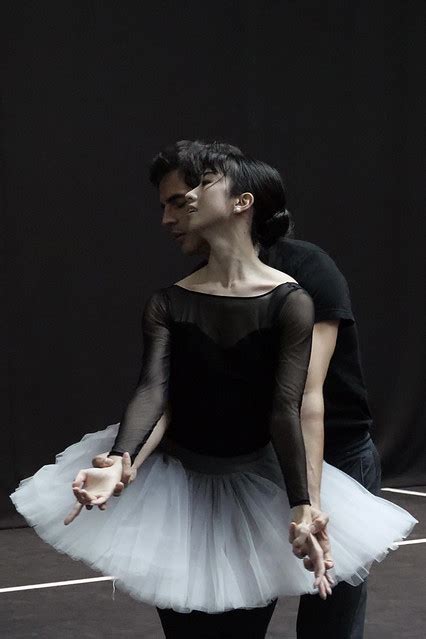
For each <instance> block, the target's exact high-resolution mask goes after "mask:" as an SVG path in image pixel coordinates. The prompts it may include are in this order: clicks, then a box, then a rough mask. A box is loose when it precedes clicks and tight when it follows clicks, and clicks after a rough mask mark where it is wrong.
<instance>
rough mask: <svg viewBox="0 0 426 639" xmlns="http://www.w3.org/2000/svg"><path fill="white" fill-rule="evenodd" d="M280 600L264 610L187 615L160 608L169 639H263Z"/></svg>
mask: <svg viewBox="0 0 426 639" xmlns="http://www.w3.org/2000/svg"><path fill="white" fill-rule="evenodd" d="M276 603H277V600H275V601H273V602H272V603H270V604H269V606H265V607H263V608H251V609H249V610H243V609H238V608H237V609H236V610H229V611H228V612H223V613H219V614H207V613H205V612H199V611H198V610H193V611H192V612H189V613H187V614H185V613H180V612H175V611H174V610H169V609H166V610H162V609H161V608H157V612H158V614H159V616H160V621H161V625H162V626H163V630H164V634H165V636H166V639H243V638H244V639H264V637H265V635H266V630H267V628H268V625H269V622H270V621H271V617H272V614H273V612H274V609H275V606H276Z"/></svg>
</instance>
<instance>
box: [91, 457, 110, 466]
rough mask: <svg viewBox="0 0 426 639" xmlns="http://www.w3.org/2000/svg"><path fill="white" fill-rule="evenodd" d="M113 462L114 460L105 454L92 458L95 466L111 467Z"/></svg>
mask: <svg viewBox="0 0 426 639" xmlns="http://www.w3.org/2000/svg"><path fill="white" fill-rule="evenodd" d="M113 464H114V460H113V459H111V457H106V456H104V455H96V457H94V458H93V459H92V466H93V467H94V468H109V467H110V466H112V465H113Z"/></svg>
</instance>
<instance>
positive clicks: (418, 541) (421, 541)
mask: <svg viewBox="0 0 426 639" xmlns="http://www.w3.org/2000/svg"><path fill="white" fill-rule="evenodd" d="M396 543H397V544H398V546H406V545H407V544H426V539H409V540H408V541H397V542H396Z"/></svg>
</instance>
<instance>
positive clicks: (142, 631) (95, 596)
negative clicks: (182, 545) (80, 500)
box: [0, 486, 426, 639]
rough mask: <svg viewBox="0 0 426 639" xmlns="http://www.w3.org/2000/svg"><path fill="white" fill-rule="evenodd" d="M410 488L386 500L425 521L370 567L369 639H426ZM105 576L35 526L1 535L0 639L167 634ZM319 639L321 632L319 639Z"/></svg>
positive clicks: (423, 569)
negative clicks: (43, 536)
mask: <svg viewBox="0 0 426 639" xmlns="http://www.w3.org/2000/svg"><path fill="white" fill-rule="evenodd" d="M404 490H406V491H407V493H408V494H406V493H404V492H388V491H386V492H382V494H381V496H383V497H385V498H386V499H389V500H391V501H393V502H394V503H395V504H398V505H399V506H402V507H403V508H406V509H407V510H409V511H410V512H411V513H412V514H413V515H414V516H415V517H416V518H417V519H418V520H419V523H418V524H417V526H416V527H415V529H414V531H413V533H412V535H411V536H410V538H409V539H408V540H406V542H404V543H403V544H402V545H401V546H400V547H399V549H398V551H397V552H395V553H391V554H390V556H388V558H387V559H386V560H385V561H384V562H383V563H381V564H376V565H375V566H374V567H373V569H372V573H371V576H370V580H369V600H368V609H367V621H366V630H365V639H424V637H425V628H426V603H425V602H426V596H425V595H426V587H425V586H426V577H425V575H426V486H423V487H412V488H407V489H404ZM413 493H414V494H413ZM415 493H420V494H415ZM18 526H19V523H18ZM100 577H101V575H99V574H98V573H95V572H94V571H92V570H90V568H88V567H86V566H85V565H84V564H82V563H80V562H77V561H73V560H71V559H69V558H68V557H67V556H65V555H60V554H58V553H57V552H56V551H54V550H53V549H52V548H51V547H50V546H48V545H47V544H45V543H44V542H43V541H41V540H40V538H39V537H37V535H36V534H35V533H34V532H33V530H31V529H30V528H25V527H16V528H9V529H5V530H0V637H1V639H21V638H24V637H25V638H26V637H40V638H42V639H74V638H76V637H78V638H79V639H101V638H102V639H106V638H110V637H117V638H120V637H134V638H136V637H137V638H139V637H140V638H143V639H161V638H162V637H163V633H162V631H161V627H160V623H159V620H158V617H157V613H156V611H155V609H153V608H152V607H150V606H147V605H144V604H141V603H140V602H137V601H135V600H134V599H132V598H131V597H129V596H128V595H126V594H123V593H122V592H120V591H119V590H116V591H115V593H114V594H113V584H112V580H111V579H106V580H105V578H104V579H103V580H99V578H100ZM96 579H97V580H96ZM73 582H74V583H73ZM75 582H77V583H75ZM297 603H298V602H297V599H296V598H285V599H281V600H280V601H279V603H278V605H277V608H276V611H275V614H274V616H273V618H272V622H271V624H270V626H269V632H268V634H267V637H268V638H269V639H273V638H276V639H278V638H280V639H281V638H290V637H296V634H295V623H296V612H297ZM321 637H322V635H321V629H320V628H318V634H316V636H315V639H321ZM238 639H240V638H238ZM241 639H243V638H241ZM327 639H337V638H332V637H328V638H327Z"/></svg>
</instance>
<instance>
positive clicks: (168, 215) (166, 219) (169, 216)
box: [161, 207, 177, 226]
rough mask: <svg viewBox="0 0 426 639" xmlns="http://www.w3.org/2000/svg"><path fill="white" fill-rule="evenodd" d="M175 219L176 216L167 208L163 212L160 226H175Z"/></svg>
mask: <svg viewBox="0 0 426 639" xmlns="http://www.w3.org/2000/svg"><path fill="white" fill-rule="evenodd" d="M176 222H177V219H176V215H174V213H173V211H170V210H169V209H168V208H167V207H166V208H165V209H164V211H163V219H162V220H161V224H162V225H163V226H171V225H173V224H176Z"/></svg>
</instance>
